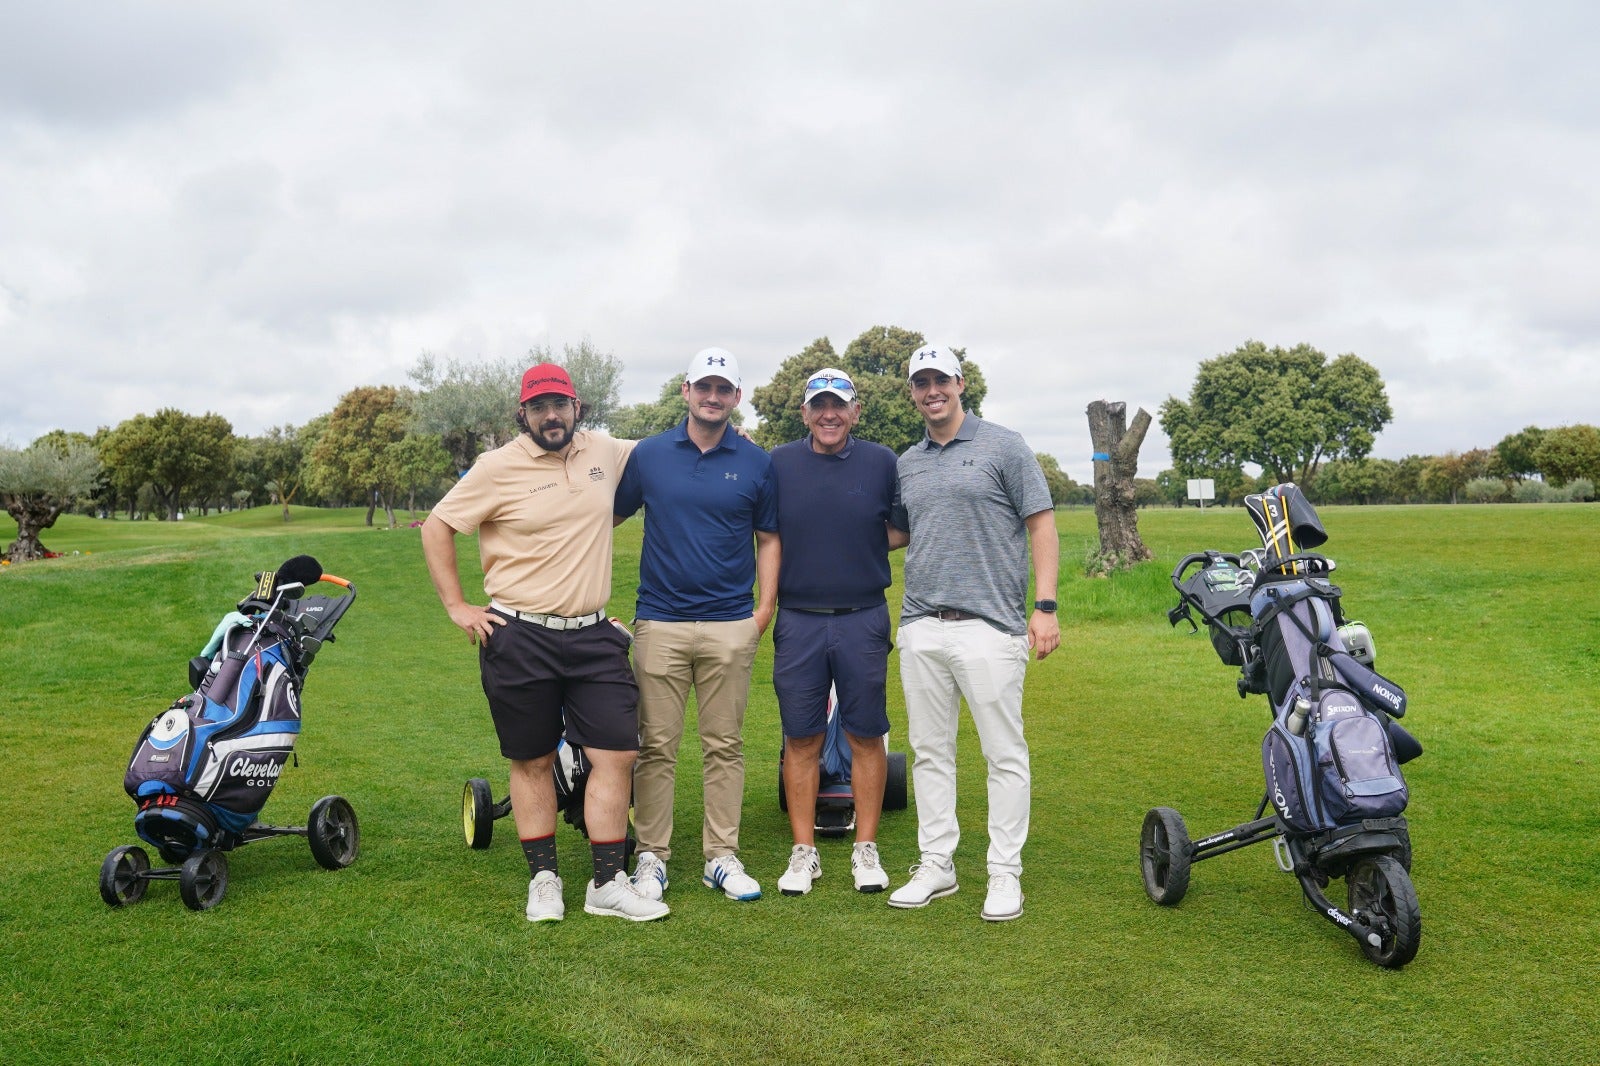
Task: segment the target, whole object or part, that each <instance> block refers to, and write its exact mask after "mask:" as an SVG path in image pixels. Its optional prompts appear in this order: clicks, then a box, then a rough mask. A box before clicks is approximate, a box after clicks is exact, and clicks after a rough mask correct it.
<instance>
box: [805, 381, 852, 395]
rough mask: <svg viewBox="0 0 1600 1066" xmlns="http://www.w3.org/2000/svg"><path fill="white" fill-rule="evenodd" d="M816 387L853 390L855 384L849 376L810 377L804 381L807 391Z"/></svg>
mask: <svg viewBox="0 0 1600 1066" xmlns="http://www.w3.org/2000/svg"><path fill="white" fill-rule="evenodd" d="M818 389H843V390H845V391H846V392H855V391H856V387H855V384H854V383H853V382H852V381H851V380H850V379H849V378H829V377H820V378H812V379H811V380H810V381H808V382H806V391H807V392H816V391H817V390H818Z"/></svg>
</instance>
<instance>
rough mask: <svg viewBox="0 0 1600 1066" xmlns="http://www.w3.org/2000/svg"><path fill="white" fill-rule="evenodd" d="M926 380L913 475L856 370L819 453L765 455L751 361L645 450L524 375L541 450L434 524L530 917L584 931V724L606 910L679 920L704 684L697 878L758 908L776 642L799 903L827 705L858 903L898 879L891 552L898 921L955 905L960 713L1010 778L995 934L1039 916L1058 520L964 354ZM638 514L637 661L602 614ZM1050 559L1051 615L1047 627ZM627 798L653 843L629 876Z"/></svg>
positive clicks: (594, 883) (595, 895) (917, 400)
mask: <svg viewBox="0 0 1600 1066" xmlns="http://www.w3.org/2000/svg"><path fill="white" fill-rule="evenodd" d="M908 377H909V381H910V389H911V399H912V401H913V403H914V404H915V406H916V408H917V410H918V411H919V412H920V413H921V415H922V418H923V421H924V423H925V427H926V435H925V436H924V438H923V440H922V441H920V442H919V443H917V444H915V445H913V446H912V447H911V448H909V449H907V451H906V452H905V454H904V455H901V456H899V457H898V458H896V456H895V455H894V453H893V452H891V451H890V450H889V449H887V448H885V447H883V446H882V445H878V444H873V443H870V442H866V441H861V440H857V439H856V438H855V436H854V435H853V433H852V432H851V431H852V429H853V428H854V427H855V425H856V423H857V421H858V420H859V419H860V417H861V404H860V401H859V400H858V399H857V397H856V392H855V386H854V383H853V382H852V381H851V379H850V377H849V375H848V374H846V373H844V372H843V371H840V370H837V369H834V368H823V369H821V370H819V371H817V372H816V374H814V375H812V377H811V378H810V379H809V380H808V381H807V382H806V384H805V390H804V398H803V400H802V405H801V415H802V419H803V420H804V422H805V425H806V428H807V430H808V433H807V435H806V436H805V437H804V438H802V439H800V440H797V441H794V442H792V443H789V444H785V445H782V446H780V447H778V448H776V449H774V450H773V452H772V453H771V455H768V454H767V453H766V452H765V451H763V450H762V449H761V448H760V447H759V446H757V445H756V444H754V443H753V442H751V441H750V440H749V439H748V438H746V437H745V436H743V435H742V434H741V433H740V432H738V431H737V430H735V429H734V428H733V427H732V426H730V424H729V420H730V417H731V415H732V413H733V411H734V409H735V408H736V407H737V406H738V405H739V402H740V400H741V399H742V396H743V393H742V391H741V380H740V375H739V367H738V362H737V360H736V359H735V358H734V356H733V355H732V354H731V353H729V352H727V351H725V350H723V349H720V348H708V349H706V350H704V351H702V352H700V353H698V354H697V355H696V356H695V357H694V359H693V360H692V361H691V363H690V366H689V370H688V373H687V375H686V380H685V381H684V384H683V386H682V388H683V396H684V399H685V400H686V401H687V404H688V409H689V410H688V415H687V417H686V418H685V419H684V421H683V422H681V423H679V424H678V425H677V426H676V427H674V428H673V429H669V430H667V431H666V432H664V433H660V434H657V435H655V436H653V437H649V438H647V439H645V440H643V441H638V442H634V441H628V440H617V439H614V438H611V437H608V436H604V435H601V434H596V433H591V432H588V431H586V430H579V429H578V428H577V424H578V422H579V420H580V419H581V418H582V414H583V409H582V402H581V399H580V398H579V397H578V395H577V393H576V391H575V389H574V388H573V385H572V382H571V379H570V378H569V377H568V375H567V374H566V372H565V371H564V370H563V369H562V368H560V367H558V366H555V365H552V364H541V365H539V366H535V367H532V368H530V369H529V370H528V371H527V373H526V374H525V375H524V376H523V380H522V390H521V402H520V406H519V408H518V411H517V415H516V417H517V422H518V424H519V426H520V428H521V429H522V431H523V432H522V433H521V434H519V435H518V437H517V438H516V439H514V440H513V441H511V442H510V443H508V444H506V445H504V446H503V447H500V448H498V449H495V450H493V451H491V452H488V453H486V454H485V455H483V456H481V457H479V459H478V460H477V462H476V463H475V464H474V466H473V467H472V469H471V470H470V471H469V472H468V474H467V475H466V476H464V477H463V478H462V479H461V480H460V481H459V482H458V483H457V484H456V485H455V487H453V488H452V489H451V490H450V492H449V493H448V494H446V496H445V498H444V499H443V500H441V501H440V502H439V504H438V506H437V507H435V508H434V510H433V512H432V514H431V515H430V516H429V518H428V520H427V521H426V522H425V523H424V524H423V527H422V543H423V552H424V555H425V557H426V560H427V565H428V570H429V574H430V575H431V577H432V579H433V583H434V587H435V589H436V590H437V591H438V594H439V598H440V600H441V602H442V603H443V604H444V607H445V610H446V611H447V613H448V614H449V616H450V619H451V621H452V622H454V623H455V624H456V625H457V626H458V627H460V628H461V629H462V630H464V631H465V632H466V633H467V635H468V637H469V639H470V640H471V642H472V643H473V644H474V645H476V646H477V647H478V654H479V661H480V669H481V673H482V679H483V689H484V693H485V695H486V696H487V697H488V702H489V709H490V713H491V716H492V717H493V719H494V725H495V730H496V734H497V735H498V737H499V740H500V750H501V754H502V755H504V756H505V757H506V758H507V759H508V760H510V764H511V775H510V776H511V807H512V814H513V817H514V820H515V822H516V828H517V834H518V836H519V838H520V839H521V840H522V846H523V850H524V853H525V854H526V857H527V861H528V868H529V873H530V882H529V886H528V903H527V908H526V915H527V917H528V919H529V920H530V921H557V920H560V919H561V918H562V917H564V915H565V902H564V900H563V896H562V887H563V886H562V883H561V879H560V877H559V876H558V875H557V873H556V869H557V867H556V849H555V827H556V800H555V791H554V787H553V777H552V764H553V762H554V759H555V757H556V747H557V742H558V740H559V739H560V738H561V736H562V733H563V731H565V734H566V738H567V741H568V742H569V743H571V744H574V745H577V746H579V747H581V748H582V749H583V752H584V754H585V756H586V757H587V759H588V761H589V763H590V767H591V769H590V773H589V779H588V784H587V792H586V799H585V815H586V824H587V830H588V833H589V843H590V850H591V854H592V859H593V865H594V876H593V878H592V879H591V880H590V881H589V883H588V886H587V888H586V891H585V897H584V910H585V911H587V912H588V913H590V914H598V915H613V916H618V917H622V918H627V919H630V920H633V921H650V920H653V919H656V918H662V917H665V916H666V915H667V913H668V907H667V905H666V903H664V902H663V895H664V894H665V892H666V889H667V887H668V884H669V878H668V873H667V869H668V862H669V861H670V860H671V858H672V850H671V840H672V829H673V799H674V779H675V772H676V764H677V753H678V746H679V742H680V741H681V739H682V736H683V731H684V723H685V717H686V709H687V703H688V696H689V691H690V689H691V688H692V689H693V690H694V694H695V702H696V708H697V712H696V713H697V721H698V725H699V734H700V741H701V750H702V756H703V764H704V824H703V828H702V840H701V848H702V853H703V858H704V867H703V876H702V880H703V882H704V883H705V884H706V885H707V886H710V887H712V888H716V889H720V890H721V891H722V892H723V893H724V894H725V895H726V896H727V897H728V898H730V899H734V900H754V899H759V898H760V896H761V886H760V884H759V883H758V882H757V881H756V880H755V879H754V878H753V877H751V876H750V875H749V874H748V873H747V872H746V871H745V868H744V865H743V863H742V861H741V860H740V858H739V825H740V815H741V811H742V808H743V800H744V761H743V746H742V734H743V726H744V717H745V708H746V705H747V703H748V700H749V691H750V677H751V670H752V665H753V663H754V659H755V653H756V648H757V646H758V644H759V643H760V640H761V637H762V634H764V633H765V632H766V630H767V628H768V627H769V625H770V626H771V627H772V639H773V648H774V660H773V687H774V689H775V690H776V693H777V697H778V705H779V714H780V717H781V719H782V724H783V734H784V749H785V756H784V762H783V778H784V786H785V792H786V798H787V801H788V808H789V818H790V823H791V827H792V830H793V834H794V846H793V849H792V851H791V854H790V860H789V865H788V868H787V870H786V871H785V872H784V874H783V875H782V876H781V877H780V878H779V881H778V887H779V889H780V891H781V892H782V893H783V894H785V895H803V894H805V893H807V892H809V891H810V890H811V887H812V883H813V881H815V880H816V878H818V877H820V876H821V873H822V870H821V864H820V861H819V858H818V855H817V849H816V846H815V840H814V838H813V833H814V824H815V823H814V818H815V805H816V794H817V780H818V763H819V758H820V755H821V752H822V747H823V741H824V734H825V725H826V721H825V720H826V713H827V707H828V700H829V693H830V690H832V691H835V692H836V693H837V708H836V713H837V714H838V715H839V716H840V723H841V724H842V726H843V729H844V732H845V734H846V736H847V738H848V741H849V746H850V750H851V754H852V763H853V767H852V780H851V784H852V793H853V796H854V802H855V807H856V843H855V846H854V848H853V851H852V855H851V868H852V875H853V878H854V881H855V886H856V888H857V889H858V890H859V891H862V892H877V891H881V890H883V889H886V888H887V887H888V883H889V879H888V876H887V874H886V873H885V872H884V870H883V866H882V863H881V861H880V858H879V855H878V850H877V843H876V833H877V828H878V821H879V815H880V812H881V809H882V799H883V792H884V783H885V777H886V772H887V759H886V753H885V744H884V737H885V736H887V734H888V731H889V720H888V715H887V698H886V678H887V671H888V655H889V651H890V649H891V647H892V643H891V634H890V621H889V610H888V604H887V602H886V600H885V596H884V592H885V590H886V589H887V588H888V587H889V585H890V583H891V575H890V567H889V553H890V552H891V551H892V550H895V549H898V548H901V547H905V548H906V549H907V554H906V560H905V599H904V602H903V605H902V608H901V615H900V628H899V640H900V669H901V679H902V683H903V685H904V689H905V696H906V717H907V725H908V740H909V743H910V746H911V750H912V757H913V764H912V783H913V786H914V790H915V795H916V808H917V818H918V830H917V832H918V845H919V848H920V850H921V859H920V861H919V862H918V863H917V864H916V865H915V866H913V867H912V872H911V877H910V879H909V881H907V883H906V884H904V885H903V886H901V887H900V888H898V889H896V890H895V891H894V892H892V893H890V895H889V903H890V905H891V906H895V907H907V908H909V907H921V906H924V905H926V904H927V903H928V902H930V901H931V900H934V899H937V898H940V897H942V896H948V895H950V894H951V893H953V892H955V891H956V888H957V881H956V873H955V867H954V863H953V861H952V856H953V855H954V853H955V850H956V844H957V841H958V839H959V829H958V826H957V822H956V805H955V800H956V776H955V769H956V732H957V725H958V723H959V712H960V701H961V699H962V698H963V697H965V699H966V701H967V704H968V707H969V709H970V710H971V713H972V716H973V720H974V723H975V724H976V726H977V730H978V736H979V740H980V742H981V745H982V747H983V752H984V756H985V759H986V760H987V763H988V793H989V797H988V798H989V851H988V872H989V886H988V892H987V895H986V897H985V900H984V906H983V912H982V916H983V917H984V918H985V919H986V920H990V921H1005V920H1008V919H1011V918H1016V917H1018V916H1020V915H1021V913H1022V900H1023V897H1022V888H1021V881H1020V877H1021V873H1022V862H1021V857H1022V846H1023V843H1024V841H1025V840H1026V838H1027V833H1028V816H1029V790H1030V783H1029V782H1030V777H1029V762H1028V748H1027V744H1026V741H1025V740H1024V737H1023V726H1022V685H1023V676H1024V673H1025V668H1026V665H1027V661H1028V657H1029V654H1030V651H1031V652H1032V653H1033V654H1034V655H1036V656H1037V657H1038V658H1040V659H1043V658H1044V657H1045V656H1047V655H1049V654H1050V653H1051V652H1052V651H1054V650H1055V649H1056V647H1057V646H1058V645H1059V643H1060V629H1059V626H1058V624H1057V621H1056V615H1055V609H1056V605H1055V602H1054V597H1055V588H1056V579H1057V564H1058V541H1057V537H1056V530H1055V515H1054V510H1053V507H1052V505H1051V501H1050V494H1049V489H1048V487H1047V486H1046V484H1045V480H1044V476H1043V474H1042V472H1041V471H1040V469H1039V465H1038V462H1037V460H1036V459H1035V458H1034V455H1033V453H1032V452H1031V451H1030V450H1029V449H1028V447H1027V444H1026V442H1024V440H1023V439H1022V437H1021V436H1020V435H1018V434H1016V433H1014V432H1012V431H1010V430H1008V429H1005V428H1003V427H1001V426H998V425H996V424H995V423H992V422H989V421H986V420H984V419H981V418H979V417H978V416H976V415H973V414H970V413H968V412H966V411H965V410H964V408H963V405H962V402H961V395H962V392H963V391H964V389H965V379H964V376H963V374H962V370H961V364H960V361H959V360H958V359H957V358H956V356H955V355H954V353H952V352H951V351H950V350H949V349H948V348H943V347H938V346H934V345H928V346H924V347H922V348H919V349H917V351H916V352H914V353H913V354H912V356H911V360H910V366H909V374H908ZM641 507H642V508H643V509H644V511H645V529H644V540H643V548H642V552H641V557H640V563H639V583H638V604H637V611H636V616H635V628H634V633H633V635H632V637H631V643H632V653H633V661H632V665H631V666H630V664H629V645H630V636H629V634H628V632H627V631H626V630H624V629H622V628H621V627H619V626H616V625H613V624H610V623H608V622H607V620H606V605H607V603H608V601H609V600H610V596H611V569H612V541H611V527H612V526H613V525H615V524H618V523H620V522H623V521H625V520H626V519H627V518H628V517H630V516H631V515H633V514H635V513H636V512H637V511H638V510H639V509H640V508H641ZM474 532H475V533H477V534H478V540H479V552H480V556H481V560H482V564H483V571H484V590H485V592H486V593H487V594H488V596H489V604H488V606H487V607H479V606H476V605H474V604H470V603H468V602H467V601H466V598H465V596H464V594H463V592H462V588H461V581H460V577H459V573H458V570H457V560H456V551H455V541H454V538H455V536H456V534H458V533H466V534H471V533H474ZM752 542H753V543H754V545H755V549H754V551H753V552H752V550H751V544H752ZM1030 555H1031V557H1032V562H1033V577H1034V585H1035V593H1036V596H1037V597H1038V598H1037V599H1036V601H1035V602H1034V604H1033V609H1032V610H1031V612H1030V611H1028V610H1027V609H1025V602H1026V596H1027V587H1028V560H1029V557H1030ZM752 586H754V589H755V591H756V595H755V597H754V606H753V608H752ZM630 789H631V794H632V799H633V810H634V827H635V832H636V835H637V840H638V857H637V862H636V865H635V869H634V873H633V875H632V876H631V877H630V876H629V875H628V872H627V829H628V806H629V796H630Z"/></svg>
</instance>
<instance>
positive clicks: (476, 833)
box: [461, 777, 495, 851]
mask: <svg viewBox="0 0 1600 1066" xmlns="http://www.w3.org/2000/svg"><path fill="white" fill-rule="evenodd" d="M494 818H495V813H494V790H493V789H491V788H490V787H489V782H487V781H485V780H484V779H483V778H481V777H474V778H472V779H471V780H469V781H468V782H467V785H466V787H465V788H463V789H462V790H461V831H462V833H463V834H464V835H465V836H466V838H467V847H469V848H476V849H478V850H480V851H481V850H483V849H484V848H486V847H488V846H489V842H490V841H492V840H493V839H494Z"/></svg>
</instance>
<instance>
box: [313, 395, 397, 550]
mask: <svg viewBox="0 0 1600 1066" xmlns="http://www.w3.org/2000/svg"><path fill="white" fill-rule="evenodd" d="M406 400H407V394H406V393H403V392H402V391H401V390H399V389H397V388H395V387H394V386H393V385H363V386H361V387H359V388H354V389H351V390H350V391H349V392H347V393H345V394H344V395H343V396H341V397H340V398H339V402H338V404H337V405H335V407H334V409H333V413H332V414H331V415H329V416H328V427H327V429H326V430H325V431H324V432H323V434H322V436H321V438H320V439H319V440H318V441H317V443H316V445H315V446H314V447H313V448H312V449H311V452H310V455H309V457H308V462H307V469H306V474H307V480H308V481H309V482H310V483H311V484H312V485H313V486H315V487H316V489H317V491H319V492H321V493H322V494H323V495H325V496H335V497H340V498H343V499H353V498H360V499H363V500H365V502H366V505H367V519H366V521H367V525H369V526H370V525H372V516H373V514H374V512H375V511H376V510H377V507H378V505H379V504H380V503H381V504H382V505H383V509H384V513H385V514H386V516H387V517H388V520H389V524H390V525H391V526H393V525H394V501H393V495H394V489H395V485H394V482H393V481H391V480H389V477H390V475H391V474H392V472H393V471H392V468H391V467H390V466H388V465H386V464H385V463H384V461H383V453H384V451H385V450H386V449H388V448H389V447H390V446H392V445H394V444H396V443H397V442H399V441H401V440H403V439H404V438H405V436H406V429H407V426H409V425H410V424H411V423H412V421H413V419H412V414H411V411H410V410H409V409H408V407H407V404H406Z"/></svg>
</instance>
